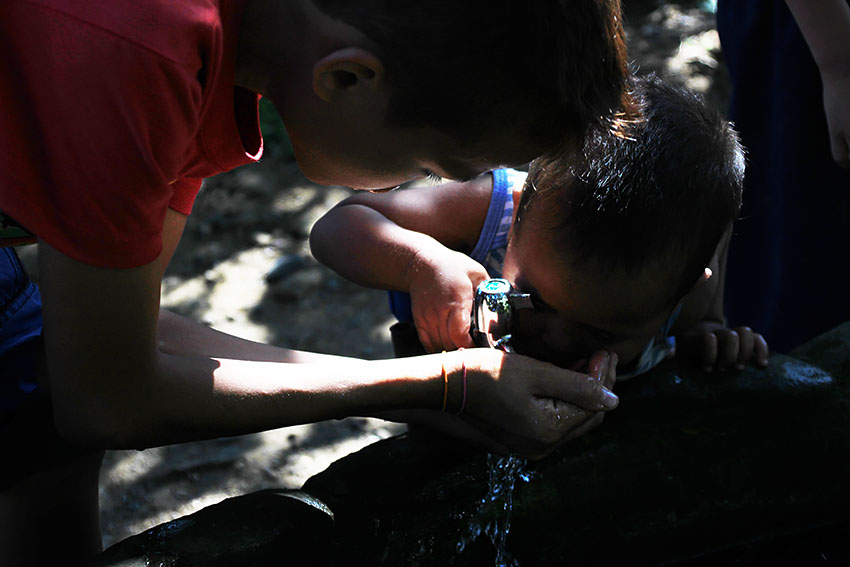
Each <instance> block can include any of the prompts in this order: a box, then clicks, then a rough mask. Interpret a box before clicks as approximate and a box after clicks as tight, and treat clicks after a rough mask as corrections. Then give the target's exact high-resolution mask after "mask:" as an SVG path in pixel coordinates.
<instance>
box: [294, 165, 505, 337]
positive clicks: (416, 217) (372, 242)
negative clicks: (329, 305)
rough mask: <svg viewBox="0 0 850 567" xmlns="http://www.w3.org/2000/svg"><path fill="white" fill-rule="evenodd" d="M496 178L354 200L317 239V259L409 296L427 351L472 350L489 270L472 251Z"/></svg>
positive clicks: (319, 228) (325, 220)
mask: <svg viewBox="0 0 850 567" xmlns="http://www.w3.org/2000/svg"><path fill="white" fill-rule="evenodd" d="M491 192H492V176H490V175H484V176H481V177H479V178H478V179H475V180H473V181H470V182H467V183H446V184H443V185H441V186H439V187H426V188H419V189H410V190H404V191H398V192H396V193H384V194H380V195H373V194H360V195H355V196H353V197H350V198H348V199H346V200H345V201H343V202H342V203H340V204H339V205H337V206H336V207H334V208H333V209H331V210H330V211H329V212H328V213H327V214H326V215H325V216H324V217H322V218H321V219H320V220H319V221H318V222H317V223H316V224H315V225H314V226H313V230H312V232H311V234H310V244H311V248H312V251H313V255H314V256H315V257H316V258H317V259H318V260H319V261H321V262H323V263H325V264H326V265H328V266H330V267H331V268H333V269H334V270H336V271H337V272H339V273H340V274H341V275H342V276H343V277H345V278H347V279H349V280H352V281H354V282H356V283H359V284H361V285H365V286H369V287H374V288H379V289H391V290H396V291H405V292H409V293H410V296H411V306H412V310H413V320H414V323H415V324H416V330H417V333H418V334H419V339H420V341H421V342H422V345H423V346H424V347H425V349H426V350H427V351H430V352H437V351H439V350H442V349H448V350H453V349H455V348H459V347H471V346H473V345H472V339H471V338H470V336H469V326H470V313H471V310H472V298H473V294H474V292H475V287H476V286H477V285H478V284H479V283H480V282H481V281H483V280H484V279H486V278H487V272H486V270H485V269H484V267H483V266H481V265H480V264H479V263H478V262H476V261H475V260H473V259H471V258H470V257H469V256H467V255H466V254H464V253H463V252H458V251H457V250H469V249H471V248H472V247H473V246H474V244H475V242H476V240H477V239H478V234H479V233H480V231H481V226H482V224H483V223H484V218H485V217H486V213H487V208H488V205H489V202H490V195H491Z"/></svg>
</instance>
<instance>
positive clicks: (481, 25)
mask: <svg viewBox="0 0 850 567" xmlns="http://www.w3.org/2000/svg"><path fill="white" fill-rule="evenodd" d="M314 2H315V4H316V6H317V7H318V8H319V9H320V10H322V11H323V12H325V13H326V14H328V15H329V16H331V17H333V18H337V19H340V20H342V21H345V22H346V23H349V24H351V25H353V26H354V27H356V28H358V29H359V30H360V31H361V32H362V33H363V34H364V35H365V36H366V37H368V38H369V39H370V40H371V41H373V42H374V43H375V44H376V45H377V48H378V51H379V53H378V56H379V57H381V59H382V61H383V63H384V66H385V69H386V72H387V78H388V81H389V82H390V84H391V86H392V89H393V90H394V92H393V98H392V101H391V106H390V108H389V109H388V115H387V121H388V123H389V124H391V125H395V126H400V127H418V126H432V127H435V128H437V129H438V130H441V131H443V132H444V133H446V134H448V135H450V136H452V137H453V138H455V139H457V140H459V141H461V142H463V141H471V140H473V139H474V138H475V137H486V136H487V135H488V133H489V132H492V131H493V129H494V125H496V126H497V127H498V128H502V129H505V128H506V127H510V128H511V129H512V130H511V131H512V132H520V135H522V136H523V139H527V140H530V141H532V143H535V144H538V145H540V146H541V147H545V148H555V147H557V146H559V145H560V144H562V143H569V140H570V139H575V138H576V137H578V136H580V135H581V134H582V133H583V132H584V131H585V130H586V129H587V127H588V126H589V125H597V124H600V123H602V122H605V121H610V120H612V117H613V115H612V113H613V112H614V110H615V109H617V108H623V107H624V100H625V98H624V96H625V91H626V82H625V81H626V77H627V76H628V61H627V56H626V46H625V38H624V34H623V28H622V19H621V10H620V0H533V1H531V2H528V1H526V0H486V1H485V0H476V1H472V0H417V1H411V0H358V1H356V2H353V1H351V0H314ZM564 140H567V142H564Z"/></svg>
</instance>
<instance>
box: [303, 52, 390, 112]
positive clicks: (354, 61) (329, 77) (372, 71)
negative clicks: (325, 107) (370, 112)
mask: <svg viewBox="0 0 850 567" xmlns="http://www.w3.org/2000/svg"><path fill="white" fill-rule="evenodd" d="M383 81H384V64H383V63H382V62H381V60H380V59H378V57H377V56H376V55H375V54H374V53H372V52H370V51H367V50H365V49H361V48H359V47H344V48H342V49H337V50H336V51H334V52H332V53H330V54H328V55H326V56H324V57H322V58H321V59H320V60H319V61H317V62H316V64H315V65H313V91H314V92H315V93H316V95H317V96H318V97H319V98H321V99H322V100H323V101H325V102H334V101H335V100H337V99H339V98H340V97H341V96H349V95H351V94H354V93H355V92H357V93H360V92H362V90H363V89H370V90H372V91H377V90H378V88H379V87H381V86H382V84H383Z"/></svg>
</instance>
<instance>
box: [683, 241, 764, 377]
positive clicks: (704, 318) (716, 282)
mask: <svg viewBox="0 0 850 567" xmlns="http://www.w3.org/2000/svg"><path fill="white" fill-rule="evenodd" d="M731 239H732V227H731V226H730V227H729V229H728V230H727V231H726V232H725V233H724V235H723V238H721V240H720V243H719V244H718V246H717V251H716V252H715V254H714V257H713V258H712V259H711V262H710V265H709V266H708V272H707V276H708V277H707V278H706V279H704V280H703V281H701V282H699V283H698V284H697V285H696V286H695V287H694V289H693V290H691V292H690V293H689V294H688V295H687V296H685V298H684V300H683V301H682V311H681V313H680V314H679V318H678V319H677V321H676V324H675V325H674V327H673V334H674V335H675V336H676V353H677V356H684V357H687V358H691V359H693V360H695V361H696V362H698V363H699V364H700V365H701V366H702V367H703V369H704V370H705V371H706V372H711V371H712V370H714V369H718V370H721V371H723V370H727V369H729V368H732V367H734V368H737V369H739V370H740V369H742V368H744V367H745V366H746V365H747V364H748V363H750V362H753V363H755V364H757V365H758V366H762V367H764V366H767V357H768V346H767V342H766V341H765V340H764V337H762V336H761V335H760V334H759V333H755V332H753V330H752V329H750V328H749V327H744V326H741V327H736V328H734V329H730V328H727V326H726V316H725V315H724V311H723V292H724V288H725V272H726V259H727V257H728V253H729V243H730V241H731Z"/></svg>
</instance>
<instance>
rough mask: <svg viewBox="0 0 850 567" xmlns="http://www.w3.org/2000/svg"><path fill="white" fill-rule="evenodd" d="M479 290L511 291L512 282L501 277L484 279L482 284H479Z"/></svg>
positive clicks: (482, 291) (486, 291) (485, 291)
mask: <svg viewBox="0 0 850 567" xmlns="http://www.w3.org/2000/svg"><path fill="white" fill-rule="evenodd" d="M478 291H479V292H480V293H488V294H489V293H509V292H510V291H511V284H509V283H508V280H503V279H499V278H494V279H491V280H484V281H483V282H481V283H480V284H478Z"/></svg>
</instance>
